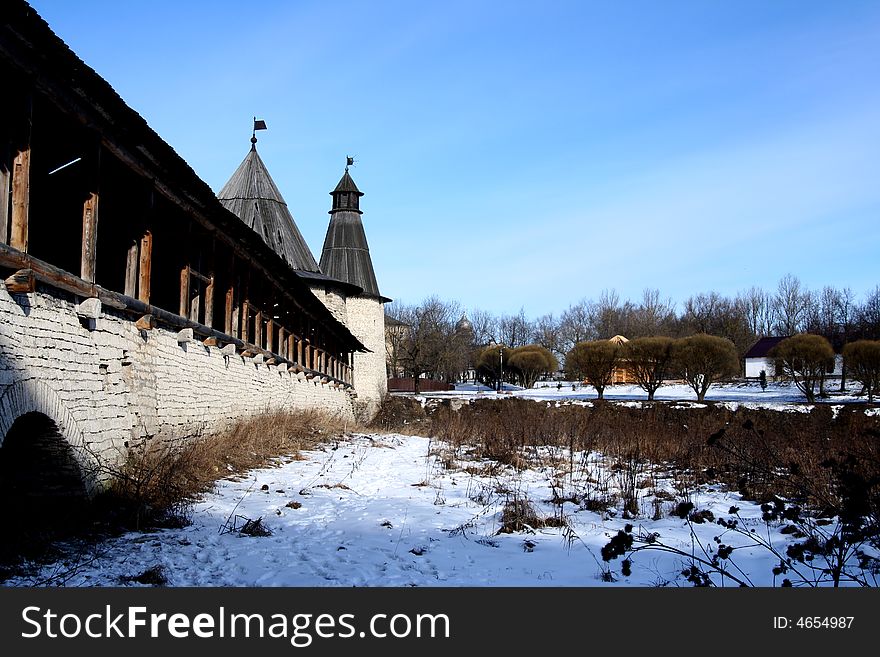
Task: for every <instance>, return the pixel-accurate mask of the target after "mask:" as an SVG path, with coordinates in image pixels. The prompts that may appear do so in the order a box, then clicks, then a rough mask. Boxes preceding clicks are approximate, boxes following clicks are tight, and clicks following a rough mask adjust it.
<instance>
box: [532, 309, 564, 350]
mask: <svg viewBox="0 0 880 657" xmlns="http://www.w3.org/2000/svg"><path fill="white" fill-rule="evenodd" d="M561 324H562V323H561V321H560V320H558V319H556V318H555V317H554V316H553V313H549V314H547V315H541V316H540V317H539V318H538V319H536V320H535V323H534V324H533V329H532V341H533V342H534V343H535V344H539V345H541V346H542V347H544V349H547V350H549V351H551V352H552V353H553V354H554V356H557V357H559V358H561V357H562V356H563V355H565V350H563V348H562V335H561Z"/></svg>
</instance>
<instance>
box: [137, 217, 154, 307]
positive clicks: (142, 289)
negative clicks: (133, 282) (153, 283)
mask: <svg viewBox="0 0 880 657" xmlns="http://www.w3.org/2000/svg"><path fill="white" fill-rule="evenodd" d="M152 268H153V234H152V233H151V232H150V231H147V232H146V233H144V236H143V237H142V238H141V257H140V265H139V268H138V299H139V300H141V301H143V302H144V303H150V271H151V269H152Z"/></svg>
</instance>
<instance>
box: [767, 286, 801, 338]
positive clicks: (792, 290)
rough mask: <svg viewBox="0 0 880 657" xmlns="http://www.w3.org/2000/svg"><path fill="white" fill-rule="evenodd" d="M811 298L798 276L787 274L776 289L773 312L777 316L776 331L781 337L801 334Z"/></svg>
mask: <svg viewBox="0 0 880 657" xmlns="http://www.w3.org/2000/svg"><path fill="white" fill-rule="evenodd" d="M809 303H810V296H809V292H808V291H807V290H804V288H803V286H802V285H801V281H800V279H798V277H797V276H792V275H791V274H786V275H785V276H783V277H782V279H781V280H780V281H779V285H778V286H777V287H776V294H775V295H774V296H773V310H774V312H775V314H776V331H777V332H778V333H779V334H780V335H794V334H795V333H799V332H800V331H801V329H802V327H803V326H804V322H805V320H806V315H807V308H808V305H809Z"/></svg>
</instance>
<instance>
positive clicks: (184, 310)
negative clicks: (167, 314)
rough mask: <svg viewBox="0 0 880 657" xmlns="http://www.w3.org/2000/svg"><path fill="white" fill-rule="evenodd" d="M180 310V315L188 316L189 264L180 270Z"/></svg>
mask: <svg viewBox="0 0 880 657" xmlns="http://www.w3.org/2000/svg"><path fill="white" fill-rule="evenodd" d="M179 310H180V312H178V313H177V314H178V315H180V316H181V317H189V311H190V307H189V265H185V266H184V267H183V269H181V270H180V308H179Z"/></svg>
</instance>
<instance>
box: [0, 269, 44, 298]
mask: <svg viewBox="0 0 880 657" xmlns="http://www.w3.org/2000/svg"><path fill="white" fill-rule="evenodd" d="M35 289H37V277H36V274H34V270H33V269H19V270H18V271H17V272H15V273H14V274H13V275H12V276H10V277H9V278H7V279H6V291H7V292H9V294H27V293H30V292H33V291H34V290H35Z"/></svg>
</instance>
